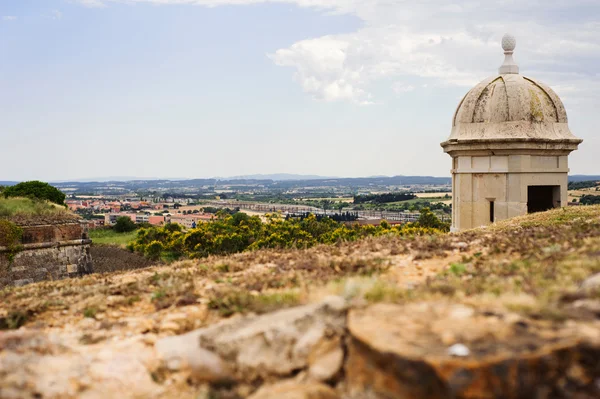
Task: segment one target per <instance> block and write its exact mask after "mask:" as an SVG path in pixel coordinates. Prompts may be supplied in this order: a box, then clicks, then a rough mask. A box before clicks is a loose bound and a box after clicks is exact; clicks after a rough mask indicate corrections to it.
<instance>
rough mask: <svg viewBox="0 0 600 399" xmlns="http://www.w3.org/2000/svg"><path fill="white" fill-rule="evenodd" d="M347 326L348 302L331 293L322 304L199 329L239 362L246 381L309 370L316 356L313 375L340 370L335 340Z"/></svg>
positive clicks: (207, 343)
mask: <svg viewBox="0 0 600 399" xmlns="http://www.w3.org/2000/svg"><path fill="white" fill-rule="evenodd" d="M345 327H346V303H345V301H344V300H343V299H342V298H340V297H328V298H326V299H325V300H324V301H323V302H321V303H317V304H310V305H306V306H299V307H296V308H291V309H285V310H281V311H277V312H274V313H271V314H266V315H262V316H249V317H242V318H238V319H234V320H228V321H225V322H221V323H219V324H216V325H214V326H211V327H208V328H206V329H203V330H200V331H199V332H198V339H199V343H200V345H201V346H202V347H204V348H206V349H208V350H210V351H213V352H215V353H217V354H219V355H220V356H221V357H222V358H223V359H224V360H226V361H228V362H230V363H231V364H232V365H234V367H235V371H236V376H237V378H239V379H242V380H252V379H255V378H259V377H261V378H265V379H268V378H270V377H284V376H288V375H291V374H293V373H294V372H297V371H300V370H304V369H307V368H308V367H309V363H310V359H311V356H313V363H312V365H313V367H314V368H313V370H312V374H313V375H315V376H316V377H317V378H318V379H322V378H327V377H329V376H330V375H331V374H335V372H336V371H335V369H336V367H337V361H338V360H339V359H338V356H339V352H336V349H335V345H336V342H339V338H340V337H342V336H343V335H344V333H345ZM327 356H331V357H330V358H327ZM338 368H339V367H338Z"/></svg>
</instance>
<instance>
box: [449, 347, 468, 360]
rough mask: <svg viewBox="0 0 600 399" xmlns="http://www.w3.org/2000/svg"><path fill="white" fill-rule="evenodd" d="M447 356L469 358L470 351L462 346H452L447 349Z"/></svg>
mask: <svg viewBox="0 0 600 399" xmlns="http://www.w3.org/2000/svg"><path fill="white" fill-rule="evenodd" d="M448 354H449V355H450V356H458V357H465V356H469V355H470V354H471V351H470V350H469V348H467V347H466V346H465V345H463V344H454V345H452V346H451V347H449V348H448Z"/></svg>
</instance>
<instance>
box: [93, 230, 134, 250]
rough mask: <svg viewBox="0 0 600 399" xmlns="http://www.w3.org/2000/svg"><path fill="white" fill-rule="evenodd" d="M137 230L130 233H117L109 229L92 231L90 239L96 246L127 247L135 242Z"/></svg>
mask: <svg viewBox="0 0 600 399" xmlns="http://www.w3.org/2000/svg"><path fill="white" fill-rule="evenodd" d="M136 235H137V230H134V231H131V232H128V233H117V232H115V231H114V230H109V229H106V230H105V229H95V230H90V238H91V239H92V242H93V243H94V244H100V245H118V246H122V247H124V246H126V245H127V244H129V243H130V242H131V241H133V240H135V237H136Z"/></svg>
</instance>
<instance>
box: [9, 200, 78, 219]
mask: <svg viewBox="0 0 600 399" xmlns="http://www.w3.org/2000/svg"><path fill="white" fill-rule="evenodd" d="M57 213H66V210H65V209H64V208H63V207H59V206H57V205H54V204H51V203H49V202H45V201H33V200H31V199H29V198H2V197H0V217H12V216H15V215H49V214H57Z"/></svg>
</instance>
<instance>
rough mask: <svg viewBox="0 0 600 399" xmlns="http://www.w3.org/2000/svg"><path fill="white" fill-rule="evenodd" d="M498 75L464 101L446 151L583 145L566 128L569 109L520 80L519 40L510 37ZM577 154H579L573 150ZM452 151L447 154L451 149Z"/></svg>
mask: <svg viewBox="0 0 600 399" xmlns="http://www.w3.org/2000/svg"><path fill="white" fill-rule="evenodd" d="M502 46H503V48H504V52H505V55H506V59H505V61H504V64H503V65H502V66H501V67H500V70H499V74H498V75H496V76H492V77H490V78H487V79H485V80H483V81H482V82H481V83H479V84H478V85H476V86H475V87H474V88H472V89H471V90H470V91H469V92H468V93H467V94H466V95H465V96H464V98H463V99H462V101H461V102H460V104H459V105H458V108H457V109H456V112H455V114H454V118H453V120H452V133H451V135H450V137H449V138H448V141H446V142H444V143H442V146H443V147H444V148H445V149H446V146H448V145H450V144H455V143H459V142H462V143H468V142H480V143H482V142H511V143H514V142H532V141H533V142H540V141H544V142H548V141H550V142H562V143H571V144H575V145H576V144H579V143H580V142H581V141H582V140H580V139H578V138H577V137H575V136H574V135H573V134H572V133H571V131H570V130H569V127H568V125H567V113H566V111H565V107H564V105H563V103H562V101H561V100H560V98H559V97H558V96H557V95H556V93H555V92H554V91H553V90H552V89H551V88H550V87H548V86H546V85H545V84H543V83H541V82H539V81H537V80H535V79H532V78H529V77H526V76H523V75H520V74H519V73H518V72H519V68H518V66H517V65H516V64H515V63H514V61H513V59H512V53H513V50H514V48H515V46H516V41H515V39H514V37H512V36H509V35H505V37H504V38H503V39H502ZM573 149H575V148H573ZM446 150H447V149H446Z"/></svg>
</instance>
